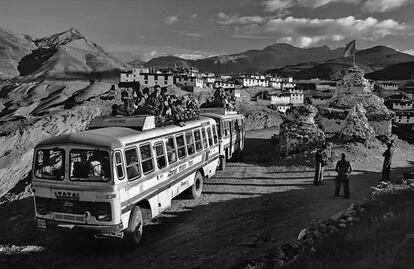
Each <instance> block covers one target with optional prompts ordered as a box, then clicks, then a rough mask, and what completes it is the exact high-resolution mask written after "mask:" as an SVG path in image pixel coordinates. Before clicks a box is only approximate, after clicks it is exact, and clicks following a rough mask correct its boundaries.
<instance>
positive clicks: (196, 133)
mask: <svg viewBox="0 0 414 269" xmlns="http://www.w3.org/2000/svg"><path fill="white" fill-rule="evenodd" d="M194 140H195V145H196V150H197V151H200V150H202V149H203V144H202V143H201V133H200V130H195V131H194Z"/></svg>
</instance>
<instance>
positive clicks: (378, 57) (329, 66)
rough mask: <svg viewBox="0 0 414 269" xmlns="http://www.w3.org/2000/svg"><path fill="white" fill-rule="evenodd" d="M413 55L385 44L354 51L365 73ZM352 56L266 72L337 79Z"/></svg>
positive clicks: (347, 65) (295, 76)
mask: <svg viewBox="0 0 414 269" xmlns="http://www.w3.org/2000/svg"><path fill="white" fill-rule="evenodd" d="M413 60H414V56H412V55H409V54H405V53H402V52H398V51H396V50H394V49H392V48H388V47H385V46H376V47H372V48H369V49H366V50H361V51H358V52H357V53H356V64H357V65H358V66H359V67H360V68H361V69H363V70H364V71H365V72H366V73H370V72H373V71H376V70H380V69H383V68H385V67H387V66H389V65H393V64H396V63H404V62H410V61H413ZM352 64H353V63H352V57H339V58H335V59H330V60H326V61H318V62H314V63H306V62H304V63H301V64H298V65H290V66H285V67H283V68H277V69H273V70H269V71H267V73H271V74H272V73H276V74H290V75H293V77H294V78H295V79H313V78H319V79H338V78H340V77H341V76H342V75H343V74H344V73H345V71H346V69H348V68H349V67H350V66H352Z"/></svg>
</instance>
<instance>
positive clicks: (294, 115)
mask: <svg viewBox="0 0 414 269" xmlns="http://www.w3.org/2000/svg"><path fill="white" fill-rule="evenodd" d="M317 112H318V111H317V110H316V108H315V107H313V106H311V105H306V106H302V107H294V108H292V109H290V110H289V111H288V112H287V117H286V118H285V120H284V122H283V123H282V124H281V125H280V133H279V145H280V153H281V154H282V155H284V156H287V155H290V154H293V153H298V152H304V151H307V150H310V149H315V148H316V147H318V146H320V145H322V144H324V143H325V134H324V132H323V131H322V130H321V129H319V127H318V126H317V125H316V124H315V120H314V118H315V116H316V114H317Z"/></svg>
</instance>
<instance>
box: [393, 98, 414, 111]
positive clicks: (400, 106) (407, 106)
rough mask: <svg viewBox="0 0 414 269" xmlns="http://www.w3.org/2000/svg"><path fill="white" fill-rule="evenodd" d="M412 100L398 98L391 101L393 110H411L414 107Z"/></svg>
mask: <svg viewBox="0 0 414 269" xmlns="http://www.w3.org/2000/svg"><path fill="white" fill-rule="evenodd" d="M413 104H414V103H413V101H410V100H400V101H395V102H393V103H392V109H393V110H412V109H414V105H413Z"/></svg>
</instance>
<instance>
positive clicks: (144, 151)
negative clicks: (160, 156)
mask: <svg viewBox="0 0 414 269" xmlns="http://www.w3.org/2000/svg"><path fill="white" fill-rule="evenodd" d="M139 150H140V153H141V164H142V172H144V175H146V174H148V173H151V172H152V171H154V162H153V160H152V151H151V145H150V144H145V145H141V146H140V147H139Z"/></svg>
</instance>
